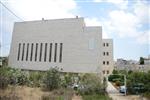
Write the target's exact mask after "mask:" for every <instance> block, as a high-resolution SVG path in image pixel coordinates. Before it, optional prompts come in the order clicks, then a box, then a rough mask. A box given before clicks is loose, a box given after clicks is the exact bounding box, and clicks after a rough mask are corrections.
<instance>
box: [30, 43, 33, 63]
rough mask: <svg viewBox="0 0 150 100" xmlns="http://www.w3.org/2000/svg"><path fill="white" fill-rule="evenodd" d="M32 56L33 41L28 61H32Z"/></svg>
mask: <svg viewBox="0 0 150 100" xmlns="http://www.w3.org/2000/svg"><path fill="white" fill-rule="evenodd" d="M32 56H33V43H32V44H31V54H30V61H32Z"/></svg>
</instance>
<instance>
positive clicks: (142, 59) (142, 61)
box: [139, 57, 144, 65]
mask: <svg viewBox="0 0 150 100" xmlns="http://www.w3.org/2000/svg"><path fill="white" fill-rule="evenodd" d="M139 62H140V65H144V58H143V57H140V61H139Z"/></svg>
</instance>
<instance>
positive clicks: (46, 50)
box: [44, 43, 47, 61]
mask: <svg viewBox="0 0 150 100" xmlns="http://www.w3.org/2000/svg"><path fill="white" fill-rule="evenodd" d="M46 55H47V43H45V54H44V61H46Z"/></svg>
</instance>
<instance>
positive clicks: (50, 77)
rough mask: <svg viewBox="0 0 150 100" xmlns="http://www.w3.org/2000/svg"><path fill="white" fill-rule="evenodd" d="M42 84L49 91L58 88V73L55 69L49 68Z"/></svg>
mask: <svg viewBox="0 0 150 100" xmlns="http://www.w3.org/2000/svg"><path fill="white" fill-rule="evenodd" d="M44 83H45V88H46V89H47V90H50V91H51V90H54V89H57V88H59V87H60V83H61V79H60V72H59V71H58V69H57V68H51V69H50V70H48V71H47V72H46V75H45V79H44Z"/></svg>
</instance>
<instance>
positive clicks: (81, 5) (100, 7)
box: [0, 0, 150, 60]
mask: <svg viewBox="0 0 150 100" xmlns="http://www.w3.org/2000/svg"><path fill="white" fill-rule="evenodd" d="M0 1H1V2H2V3H3V4H4V5H2V4H1V3H0V43H1V44H0V50H1V51H0V55H1V56H8V55H9V50H10V46H11V38H12V31H13V25H14V22H21V21H29V20H41V19H42V18H44V19H59V18H75V16H79V17H84V18H85V23H86V25H87V26H102V31H103V38H112V39H113V44H114V49H113V51H114V59H115V60H116V59H118V58H123V59H127V60H130V59H132V60H139V57H141V56H142V57H147V56H148V55H149V54H150V0H0ZM4 6H6V7H7V8H8V9H9V10H11V11H12V12H13V13H12V12H10V11H9V10H8V9H6V8H5V7H4Z"/></svg>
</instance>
